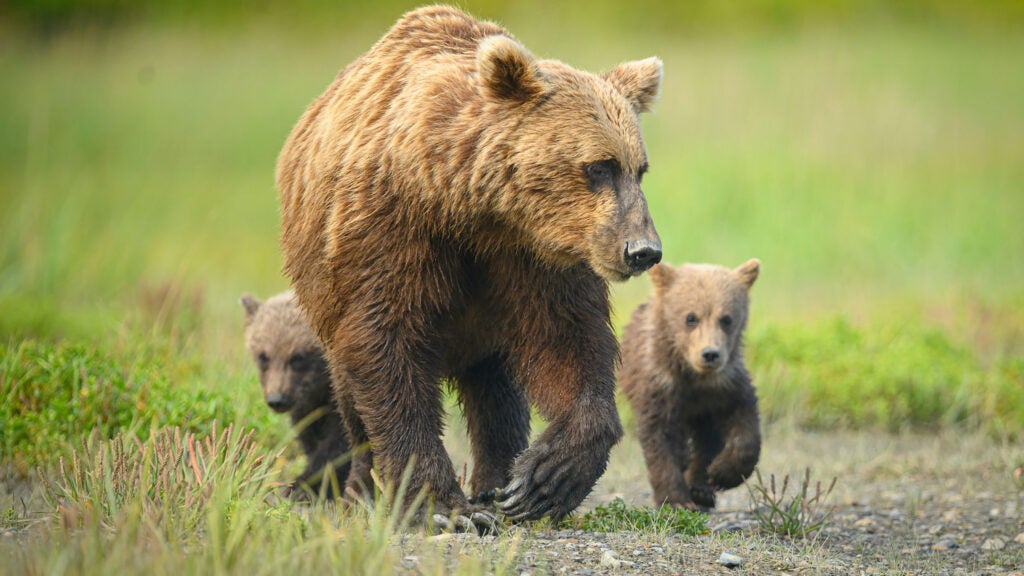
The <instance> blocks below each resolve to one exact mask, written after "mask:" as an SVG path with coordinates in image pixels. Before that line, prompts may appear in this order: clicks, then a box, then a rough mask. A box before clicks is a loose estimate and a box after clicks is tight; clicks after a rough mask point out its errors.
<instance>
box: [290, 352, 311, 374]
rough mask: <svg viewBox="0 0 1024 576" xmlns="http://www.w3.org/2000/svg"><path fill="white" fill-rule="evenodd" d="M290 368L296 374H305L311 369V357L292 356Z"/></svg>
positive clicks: (302, 355) (303, 355)
mask: <svg viewBox="0 0 1024 576" xmlns="http://www.w3.org/2000/svg"><path fill="white" fill-rule="evenodd" d="M288 367H289V368H291V369H292V370H295V371H296V372H303V371H305V370H306V369H308V368H309V357H308V356H306V355H305V354H292V357H291V358H289V359H288Z"/></svg>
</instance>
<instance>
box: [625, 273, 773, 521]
mask: <svg viewBox="0 0 1024 576" xmlns="http://www.w3.org/2000/svg"><path fill="white" fill-rule="evenodd" d="M759 270H760V263H759V262H758V261H757V260H750V261H749V262H747V263H746V264H744V265H742V266H740V267H739V268H737V269H735V270H727V269H725V268H721V267H719V266H708V265H690V266H683V267H681V268H678V269H673V268H671V267H670V266H668V265H666V264H661V265H658V266H655V267H654V268H652V269H651V273H650V275H651V281H652V282H653V283H654V296H653V298H651V301H650V302H649V303H646V304H642V305H641V306H640V307H639V308H638V309H637V310H636V312H634V313H633V317H632V319H631V320H630V322H629V324H628V325H627V326H626V328H625V331H624V332H623V335H622V367H621V370H620V372H619V382H620V384H621V386H622V389H623V391H624V392H625V393H626V396H627V397H628V398H629V401H630V403H631V404H632V405H633V410H634V412H635V414H636V421H637V433H638V436H639V437H640V444H641V445H642V446H643V449H644V458H645V460H646V461H647V471H648V474H649V476H650V480H651V487H652V488H653V489H654V502H655V504H656V505H661V504H664V503H668V504H671V505H675V506H685V507H687V508H697V506H703V507H708V508H711V507H714V505H715V490H723V489H726V488H733V487H735V486H738V485H739V484H740V483H742V482H743V480H744V479H745V478H746V477H747V476H749V475H750V473H751V472H752V471H753V469H754V466H755V465H756V464H757V459H758V457H759V455H760V453H761V432H760V424H759V420H758V413H757V395H756V393H755V392H754V387H753V385H752V384H751V382H750V375H749V374H747V369H746V367H745V366H744V364H743V330H744V328H745V327H746V323H747V314H748V309H749V295H748V293H749V291H750V287H751V286H753V284H754V281H755V280H757V276H758V272H759Z"/></svg>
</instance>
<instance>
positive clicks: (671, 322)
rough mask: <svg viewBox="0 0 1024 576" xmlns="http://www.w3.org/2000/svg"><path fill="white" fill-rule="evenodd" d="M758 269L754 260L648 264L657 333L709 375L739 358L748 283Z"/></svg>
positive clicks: (676, 352)
mask: <svg viewBox="0 0 1024 576" xmlns="http://www.w3.org/2000/svg"><path fill="white" fill-rule="evenodd" d="M760 270H761V263H760V262H759V261H758V260H757V259H752V260H749V261H747V262H746V263H745V264H743V265H742V266H740V267H739V268H736V269H735V270H729V269H727V268H722V267H721V266H711V265H707V264H696V265H686V266H680V267H679V268H672V267H671V266H668V265H667V264H659V265H658V266H655V267H654V268H652V269H651V272H650V276H651V282H652V283H653V284H654V298H653V300H652V307H653V312H654V314H655V318H656V322H658V323H659V327H658V329H657V333H658V334H660V335H661V337H663V338H666V339H667V341H668V342H669V343H671V346H672V349H673V350H672V352H673V354H674V355H675V356H676V357H678V358H681V359H683V361H684V363H685V364H686V366H687V367H689V368H690V369H692V370H693V371H695V372H697V373H698V374H706V375H710V374H715V373H717V372H719V371H721V370H722V369H723V368H725V367H726V366H728V365H729V364H730V362H732V361H734V360H738V359H739V350H740V346H741V345H742V338H743V330H744V328H745V327H746V324H747V314H748V310H749V305H750V298H749V293H750V288H751V286H753V285H754V281H755V280H757V276H758V274H759V273H760Z"/></svg>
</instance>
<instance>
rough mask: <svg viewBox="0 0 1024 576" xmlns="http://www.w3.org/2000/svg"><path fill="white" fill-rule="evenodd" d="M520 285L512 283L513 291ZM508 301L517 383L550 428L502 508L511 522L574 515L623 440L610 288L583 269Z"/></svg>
mask: <svg viewBox="0 0 1024 576" xmlns="http://www.w3.org/2000/svg"><path fill="white" fill-rule="evenodd" d="M516 285H517V283H509V286H512V287H515V286H516ZM518 286H520V287H523V286H528V287H530V289H526V288H522V289H519V290H515V291H514V292H511V293H510V294H509V296H508V297H509V298H510V300H511V302H510V303H509V305H508V308H507V309H508V310H513V311H515V312H514V319H513V321H510V322H509V326H510V327H511V331H512V334H511V338H510V344H511V345H510V354H509V358H510V363H511V365H512V366H513V367H514V370H515V376H516V377H515V380H516V381H518V382H521V383H523V384H524V385H525V386H526V392H527V397H528V398H529V399H530V400H531V401H532V402H533V403H534V404H535V405H536V406H537V408H538V409H539V410H540V412H541V415H542V416H543V417H544V418H545V419H546V420H547V421H548V422H549V425H548V428H547V430H545V431H544V433H543V434H541V435H540V437H539V438H537V440H536V441H535V442H534V443H533V444H532V445H531V446H530V447H529V448H527V449H526V451H524V452H523V453H522V454H520V455H519V456H518V457H517V458H516V461H515V464H514V465H513V467H512V480H511V481H510V482H509V484H508V486H506V487H505V488H504V489H503V490H502V491H501V494H500V495H499V498H498V500H499V507H500V510H502V511H503V512H504V513H505V514H506V515H507V517H508V518H509V519H510V520H511V521H513V522H518V521H523V520H536V519H540V518H543V517H545V516H550V517H552V518H553V519H555V520H557V519H559V518H561V517H562V516H565V515H566V514H568V513H570V512H572V511H573V510H574V509H575V508H576V507H577V506H579V504H580V503H581V502H582V501H583V499H584V498H586V496H587V495H588V494H589V493H590V491H591V489H593V487H594V484H595V483H596V482H597V479H598V478H599V477H600V476H601V475H602V474H603V473H604V471H605V468H606V467H607V465H608V454H609V452H610V451H611V448H612V446H613V445H614V444H615V443H616V442H617V441H618V440H619V438H621V437H622V425H621V423H620V422H619V414H618V411H617V410H616V407H615V380H614V379H615V361H616V359H617V357H618V342H617V341H616V339H615V335H614V334H613V333H612V330H611V327H610V326H609V323H608V315H609V307H608V299H607V285H605V284H604V283H603V282H601V281H599V280H597V279H596V277H594V276H593V274H592V273H591V272H589V270H588V269H584V268H582V267H580V268H577V269H576V270H574V271H573V273H571V274H569V275H567V276H566V277H564V280H563V281H562V282H561V283H559V279H557V278H551V276H550V275H545V274H538V275H536V276H533V277H532V278H528V281H524V282H523V283H522V284H518Z"/></svg>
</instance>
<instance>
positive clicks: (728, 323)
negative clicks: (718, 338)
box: [718, 316, 732, 330]
mask: <svg viewBox="0 0 1024 576" xmlns="http://www.w3.org/2000/svg"><path fill="white" fill-rule="evenodd" d="M718 323H719V324H721V325H722V328H725V329H726V330H728V329H729V328H731V327H732V316H722V317H721V318H720V319H719V320H718Z"/></svg>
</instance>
